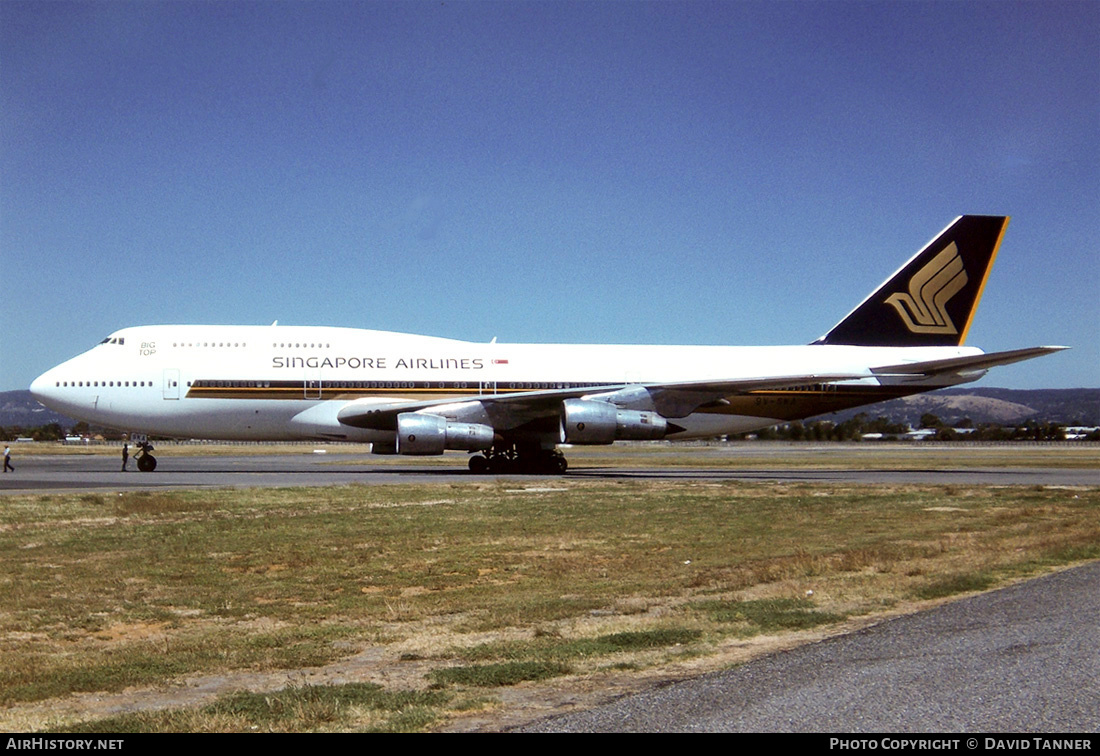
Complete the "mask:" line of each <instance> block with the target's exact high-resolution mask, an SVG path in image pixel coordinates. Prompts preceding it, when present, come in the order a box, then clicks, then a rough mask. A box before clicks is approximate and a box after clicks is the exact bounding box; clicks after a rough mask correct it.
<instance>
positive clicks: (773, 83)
mask: <svg viewBox="0 0 1100 756" xmlns="http://www.w3.org/2000/svg"><path fill="white" fill-rule="evenodd" d="M0 95H2V100H0V389H2V390H7V389H15V388H26V387H27V385H28V384H29V383H30V381H31V380H32V379H33V378H34V377H35V376H36V375H37V374H39V373H41V372H42V371H44V370H46V369H47V368H49V367H51V366H52V365H54V364H56V363H58V362H61V361H62V360H64V359H67V358H68V357H71V356H73V355H75V354H77V353H78V352H81V351H83V350H84V349H86V348H89V347H90V346H92V345H93V344H94V343H96V342H97V341H99V340H100V339H102V338H103V337H104V336H106V335H107V334H108V333H109V332H110V331H112V330H115V329H117V328H121V327H123V326H127V325H137V324H147V323H240V324H248V323H255V324H267V323H270V322H271V321H272V320H275V319H278V320H279V322H280V323H283V324H288V325H289V324H324V325H346V326H355V327H364V328H377V329H384V330H400V331H409V332H415V333H427V334H433V335H439V336H449V337H455V338H466V339H472V340H479V341H480V340H484V341H488V340H489V339H491V338H493V337H494V336H496V337H499V339H500V340H501V341H534V342H540V341H557V342H621V343H689V344H784V343H790V344H798V343H806V342H809V341H811V340H813V339H815V338H816V337H818V336H820V335H821V334H823V333H824V332H825V331H826V330H828V329H829V328H830V327H831V326H832V325H833V324H834V323H835V322H836V321H837V320H839V319H840V318H841V317H843V316H844V315H845V314H846V313H847V312H848V311H849V310H850V309H851V308H852V307H853V306H854V305H855V304H856V303H857V302H858V301H859V300H861V299H862V298H863V297H864V296H865V295H866V294H867V293H868V292H870V290H871V289H873V288H874V287H875V286H876V285H878V283H880V282H881V281H882V280H883V279H884V278H886V277H887V275H889V274H890V273H891V272H893V271H894V270H895V269H896V268H897V267H898V265H900V263H901V262H902V261H903V260H904V259H906V258H907V257H909V256H910V255H911V254H912V253H913V252H915V251H916V250H917V249H918V248H919V247H920V246H921V245H923V244H924V243H925V242H926V241H928V240H929V239H930V238H931V237H932V236H933V235H934V234H935V233H936V232H938V231H939V230H940V229H941V228H943V227H944V226H946V225H947V223H948V222H949V221H950V220H951V219H952V218H954V217H955V216H957V215H960V214H963V213H989V214H1008V215H1012V216H1013V221H1012V223H1011V224H1010V225H1009V228H1008V233H1007V236H1006V238H1005V242H1004V244H1003V246H1002V247H1001V252H1000V256H999V259H998V263H997V266H996V267H995V269H994V271H993V274H992V276H991V278H990V280H989V284H988V286H987V288H986V292H985V298H984V301H983V303H982V306H981V308H980V309H979V312H978V315H977V318H976V320H975V323H974V326H973V328H972V329H971V332H970V337H969V340H968V343H970V344H973V345H976V346H980V347H982V348H983V349H986V350H999V349H1011V348H1015V347H1025V346H1033V345H1038V344H1065V345H1069V346H1072V347H1074V349H1073V351H1071V352H1068V353H1063V354H1060V355H1055V356H1051V357H1046V358H1043V359H1040V360H1036V361H1033V362H1026V363H1021V364H1020V365H1015V366H1009V367H1005V368H999V369H998V370H996V371H994V372H993V373H991V374H990V375H989V376H988V377H986V378H985V379H984V380H983V385H987V386H1007V387H1011V388H1066V387H1077V386H1100V242H1098V239H1100V3H1096V2H1084V1H1082V2H1019V3H1017V2H991V3H978V2H935V3H928V2H890V3H887V2H768V3H763V2H733V1H731V2H718V3H711V2H673V1H669V2H630V1H629V0H623V1H620V2H580V3H573V2H555V1H553V0H543V1H541V2H507V3H496V2H462V1H457V2H456V1H455V0H446V1H445V2H439V1H438V0H436V1H434V2H416V1H414V0H407V1H405V2H338V1H332V0H329V1H326V2H261V3H250V2H228V1H227V2H76V3H72V2H19V1H17V0H3V2H0Z"/></svg>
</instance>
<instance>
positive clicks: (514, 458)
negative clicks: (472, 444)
mask: <svg viewBox="0 0 1100 756" xmlns="http://www.w3.org/2000/svg"><path fill="white" fill-rule="evenodd" d="M568 467H569V464H568V463H567V462H566V461H565V455H564V454H562V453H561V452H560V451H558V450H557V449H542V448H539V447H534V448H528V447H517V446H515V445H514V444H513V445H511V446H508V447H498V446H494V447H493V448H492V449H490V450H489V451H487V452H485V453H484V456H483V455H481V454H475V455H474V456H472V457H470V472H472V473H474V474H475V475H484V474H486V473H492V474H507V473H512V474H518V475H560V474H562V473H564V472H565V471H566V469H567V468H568Z"/></svg>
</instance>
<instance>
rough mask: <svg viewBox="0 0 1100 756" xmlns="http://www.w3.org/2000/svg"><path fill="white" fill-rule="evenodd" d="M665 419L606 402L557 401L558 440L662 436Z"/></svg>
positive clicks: (590, 441)
mask: <svg viewBox="0 0 1100 756" xmlns="http://www.w3.org/2000/svg"><path fill="white" fill-rule="evenodd" d="M667 433H668V421H667V420H665V419H664V418H663V417H661V416H660V415H659V414H657V413H656V412H639V411H637V410H622V409H619V408H618V407H616V406H615V405H614V404H611V403H609V402H596V401H591V400H589V399H566V400H565V401H564V402H562V403H561V441H562V443H566V444H610V443H612V442H614V441H651V440H653V439H658V438H664V437H665V434H667Z"/></svg>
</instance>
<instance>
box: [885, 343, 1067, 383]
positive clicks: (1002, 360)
mask: <svg viewBox="0 0 1100 756" xmlns="http://www.w3.org/2000/svg"><path fill="white" fill-rule="evenodd" d="M1063 349H1069V347H1064V346H1040V347H1029V348H1027V349H1011V350H1009V351H1006V352H990V353H989V354H979V355H975V356H973V357H951V358H948V359H945V360H925V361H924V362H903V363H900V364H897V365H882V366H880V367H873V368H871V372H872V373H873V374H874V375H875V376H876V377H879V378H885V377H890V376H896V377H902V378H912V379H923V378H929V377H931V376H934V375H941V374H943V373H968V372H977V371H984V370H988V369H989V368H991V367H996V366H997V365H1008V364H1010V363H1013V362H1020V361H1022V360H1030V359H1032V358H1033V357H1042V356H1043V355H1044V354H1052V353H1053V352H1060V351H1062V350H1063Z"/></svg>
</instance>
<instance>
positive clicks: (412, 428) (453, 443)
mask: <svg viewBox="0 0 1100 756" xmlns="http://www.w3.org/2000/svg"><path fill="white" fill-rule="evenodd" d="M492 445H493V429H492V428H490V427H489V426H488V425H479V424H477V423H452V422H448V421H447V418H445V417H440V416H439V415H422V414H420V413H418V412H403V413H402V414H400V415H398V416H397V453H398V454H416V455H427V454H442V453H443V451H444V449H463V450H465V451H476V450H478V449H489V448H491V447H492Z"/></svg>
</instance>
